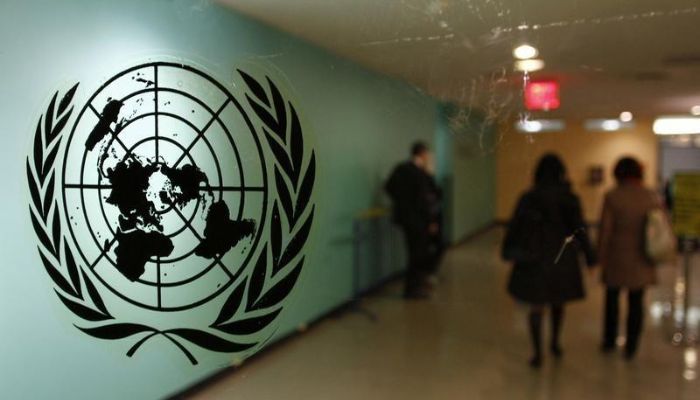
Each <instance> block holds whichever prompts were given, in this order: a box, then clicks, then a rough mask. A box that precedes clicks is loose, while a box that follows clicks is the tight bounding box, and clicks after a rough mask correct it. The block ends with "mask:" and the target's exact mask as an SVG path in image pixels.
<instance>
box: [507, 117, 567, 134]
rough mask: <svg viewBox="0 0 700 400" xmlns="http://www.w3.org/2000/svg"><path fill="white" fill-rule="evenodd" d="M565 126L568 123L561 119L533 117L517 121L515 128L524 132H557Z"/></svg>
mask: <svg viewBox="0 0 700 400" xmlns="http://www.w3.org/2000/svg"><path fill="white" fill-rule="evenodd" d="M565 127H566V124H565V123H564V121H563V120H560V119H533V120H526V121H518V122H516V123H515V129H517V130H518V131H519V132H522V133H540V132H557V131H562V130H564V128H565Z"/></svg>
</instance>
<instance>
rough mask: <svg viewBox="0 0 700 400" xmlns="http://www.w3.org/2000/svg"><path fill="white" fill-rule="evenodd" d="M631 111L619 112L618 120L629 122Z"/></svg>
mask: <svg viewBox="0 0 700 400" xmlns="http://www.w3.org/2000/svg"><path fill="white" fill-rule="evenodd" d="M632 118H633V116H632V113H631V112H629V111H623V112H621V113H620V121H622V122H630V121H632Z"/></svg>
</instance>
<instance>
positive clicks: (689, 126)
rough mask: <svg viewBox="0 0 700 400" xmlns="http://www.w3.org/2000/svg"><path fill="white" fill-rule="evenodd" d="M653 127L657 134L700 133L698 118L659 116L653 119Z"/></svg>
mask: <svg viewBox="0 0 700 400" xmlns="http://www.w3.org/2000/svg"><path fill="white" fill-rule="evenodd" d="M653 129H654V133H655V134H657V135H697V134H700V118H698V117H679V116H669V117H659V118H657V119H656V120H654V126H653Z"/></svg>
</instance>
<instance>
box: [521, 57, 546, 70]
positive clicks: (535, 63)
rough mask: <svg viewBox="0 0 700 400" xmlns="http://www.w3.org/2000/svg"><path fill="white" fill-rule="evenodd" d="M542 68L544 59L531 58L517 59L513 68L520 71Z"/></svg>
mask: <svg viewBox="0 0 700 400" xmlns="http://www.w3.org/2000/svg"><path fill="white" fill-rule="evenodd" d="M542 68H544V61H542V60H540V59H537V58H533V59H530V60H518V61H516V62H515V70H516V71H522V72H533V71H539V70H541V69H542Z"/></svg>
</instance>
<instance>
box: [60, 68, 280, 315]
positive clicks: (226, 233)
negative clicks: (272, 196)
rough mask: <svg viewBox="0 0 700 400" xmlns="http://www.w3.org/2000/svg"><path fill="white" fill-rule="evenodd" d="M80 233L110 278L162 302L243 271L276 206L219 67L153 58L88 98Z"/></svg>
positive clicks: (81, 142) (72, 209) (82, 133)
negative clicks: (209, 70)
mask: <svg viewBox="0 0 700 400" xmlns="http://www.w3.org/2000/svg"><path fill="white" fill-rule="evenodd" d="M62 187H63V202H64V210H65V213H66V215H67V216H68V218H69V226H70V232H71V237H72V238H73V239H74V244H75V247H76V248H77V250H78V252H79V253H80V255H81V257H82V258H83V261H84V262H85V263H86V265H87V266H89V269H90V270H91V271H92V273H93V274H94V275H95V276H96V277H97V278H98V279H99V281H100V282H101V283H102V284H103V285H104V286H106V287H108V288H109V289H110V290H111V291H112V292H113V293H114V294H116V295H117V296H119V297H121V298H122V299H124V300H127V301H129V302H130V303H132V304H134V305H137V306H140V307H144V308H148V309H153V310H158V311H178V310H183V309H188V308H191V307H195V306H198V305H201V304H203V303H205V302H207V301H209V300H210V299H212V298H213V297H215V296H216V295H217V294H218V293H220V292H221V291H223V290H224V289H225V288H226V287H228V286H229V285H230V284H231V283H232V282H233V281H234V280H235V279H236V278H237V277H238V276H239V275H240V273H241V272H242V271H243V269H244V268H245V266H246V265H247V264H248V262H249V261H250V258H251V257H252V254H253V252H254V250H255V248H256V246H257V244H258V242H259V241H260V237H261V234H262V229H260V227H261V226H262V222H263V221H264V218H265V214H266V209H267V192H268V189H267V175H266V171H265V162H264V153H263V151H262V149H261V146H260V142H259V140H258V137H257V135H256V131H255V127H254V126H253V125H252V123H251V122H250V119H249V118H248V117H247V114H246V110H245V109H244V108H243V107H242V106H241V104H240V103H239V102H238V101H237V100H236V98H235V97H234V96H233V95H232V94H231V92H230V91H229V90H228V89H227V88H226V87H225V86H224V85H222V84H220V83H219V82H218V81H216V80H214V79H213V78H212V77H211V76H210V75H208V74H206V73H204V72H202V71H200V70H198V69H196V68H193V67H190V66H186V65H182V64H175V63H167V62H154V63H147V64H141V65H138V66H135V67H132V68H129V69H127V70H125V71H122V72H120V73H118V74H117V75H115V76H113V77H112V78H110V79H108V80H106V81H105V83H104V84H103V85H102V86H101V87H99V88H98V89H97V91H95V92H94V94H93V95H92V96H91V97H90V98H89V99H88V100H87V101H86V104H85V106H84V107H83V108H82V110H81V112H80V114H79V116H78V118H77V119H76V122H75V125H74V127H73V129H72V131H71V134H70V136H69V138H68V142H67V144H66V147H65V157H64V168H63V185H62Z"/></svg>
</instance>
